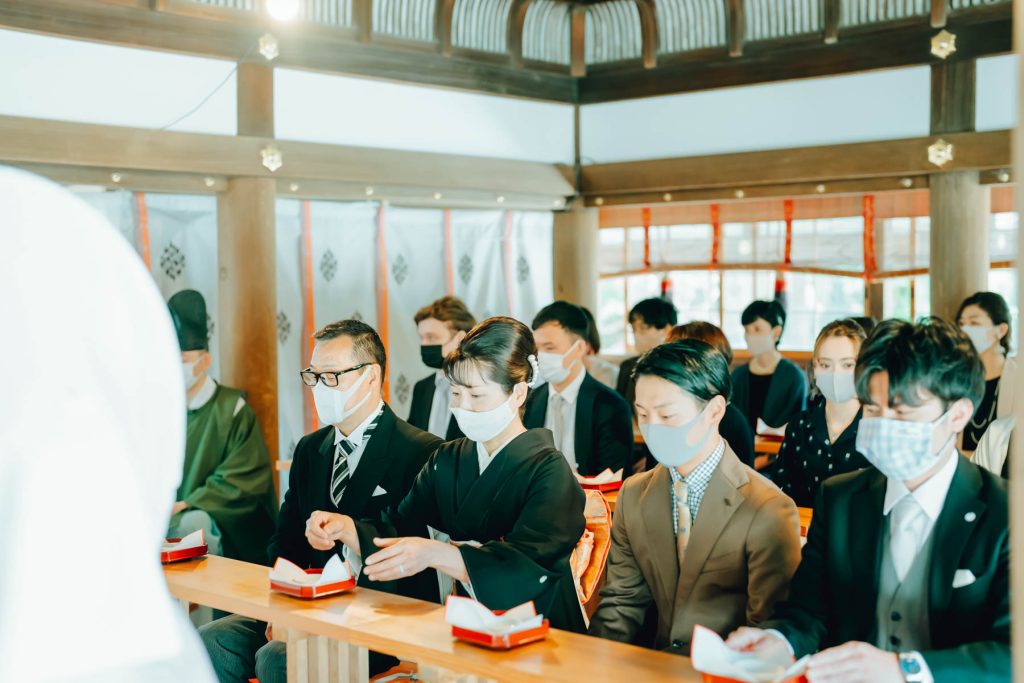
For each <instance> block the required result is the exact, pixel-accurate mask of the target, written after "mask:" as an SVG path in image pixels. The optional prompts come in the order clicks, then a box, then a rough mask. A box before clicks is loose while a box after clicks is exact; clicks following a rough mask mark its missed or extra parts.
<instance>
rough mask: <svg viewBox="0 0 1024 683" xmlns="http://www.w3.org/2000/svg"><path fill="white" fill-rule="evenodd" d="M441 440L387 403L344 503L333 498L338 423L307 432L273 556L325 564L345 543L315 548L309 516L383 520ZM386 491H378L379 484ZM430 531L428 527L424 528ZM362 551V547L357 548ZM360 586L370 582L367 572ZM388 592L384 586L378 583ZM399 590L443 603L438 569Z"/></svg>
mask: <svg viewBox="0 0 1024 683" xmlns="http://www.w3.org/2000/svg"><path fill="white" fill-rule="evenodd" d="M440 444H441V440H440V439H438V438H437V437H436V436H433V435H432V434H427V433H425V432H422V431H420V430H419V429H416V428H415V427H413V426H411V425H410V424H408V423H407V422H405V421H403V420H400V419H399V418H398V417H397V416H396V415H395V413H394V411H392V410H391V408H390V406H388V405H387V404H385V406H384V412H383V414H382V415H381V416H380V421H379V422H378V423H377V428H376V430H375V431H374V432H373V435H372V436H371V437H370V440H369V442H367V444H366V448H365V450H364V451H363V454H362V457H361V458H360V460H359V465H358V466H357V467H356V470H355V473H354V474H353V475H352V479H351V480H350V481H349V484H348V488H346V489H345V493H344V494H343V495H342V498H341V505H339V506H335V505H334V502H333V501H332V500H331V496H330V487H331V471H332V469H333V467H334V449H335V446H334V427H324V428H323V429H320V430H318V431H315V432H313V433H312V434H307V435H306V436H304V437H303V438H302V440H300V441H299V443H298V445H297V446H296V447H295V455H294V457H293V459H292V467H291V471H290V472H289V475H288V491H287V493H285V496H284V503H283V504H282V505H281V512H280V513H279V514H278V518H277V531H276V532H275V533H274V535H273V536H272V537H271V539H270V548H269V553H270V558H271V560H273V559H274V558H277V557H284V558H286V559H288V560H290V561H292V562H294V563H295V564H297V565H299V566H300V567H323V566H324V565H325V564H327V561H328V560H329V559H330V558H331V557H332V556H333V555H334V554H338V555H341V552H342V548H343V546H342V545H341V544H337V546H336V549H335V550H330V551H321V550H315V549H313V547H312V546H310V545H309V541H307V540H306V520H308V519H309V516H310V515H311V514H312V513H313V512H314V511H315V510H324V511H327V512H338V513H341V514H344V515H349V516H350V517H352V518H353V519H364V518H379V517H381V516H382V515H383V513H384V512H385V511H387V510H394V509H397V507H398V504H399V503H400V502H402V499H403V498H405V496H406V494H407V493H408V492H409V489H410V488H412V483H413V481H414V480H415V479H416V475H417V474H419V472H420V470H421V469H422V468H423V464H424V463H425V462H426V461H427V458H429V457H430V456H431V455H432V454H433V453H434V451H435V450H437V447H438V446H439V445H440ZM378 487H379V488H381V489H383V490H384V491H385V493H383V494H380V495H376V496H375V495H373V494H374V492H375V491H376V490H377V488H378ZM424 535H426V528H425V527H424ZM357 550H358V549H357ZM359 585H369V583H367V579H366V575H365V573H364V574H362V575H361V576H360V577H359ZM372 587H373V588H376V589H378V590H383V589H384V588H383V587H382V585H381V584H375V585H374V586H372ZM394 589H395V592H398V593H401V594H402V595H407V596H409V597H416V598H420V599H423V600H433V601H434V602H436V601H437V578H436V575H435V574H434V572H421V573H420V574H417V575H416V576H414V577H411V578H409V579H404V580H402V581H399V582H398V583H397V585H396V586H394Z"/></svg>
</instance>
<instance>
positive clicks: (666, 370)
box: [633, 339, 732, 403]
mask: <svg viewBox="0 0 1024 683" xmlns="http://www.w3.org/2000/svg"><path fill="white" fill-rule="evenodd" d="M643 375H653V376H655V377H661V378H662V379H665V380H668V381H669V382H672V383H673V384H675V385H676V386H678V387H679V388H680V389H682V390H683V391H685V392H686V393H688V394H690V395H691V396H693V397H694V398H696V399H698V400H700V401H704V402H705V403H707V402H708V401H710V400H711V399H713V398H714V397H715V396H721V397H723V398H724V399H725V400H726V401H728V400H729V399H730V398H731V397H732V379H731V378H730V376H729V364H728V363H727V362H726V361H725V356H723V355H722V353H721V352H720V351H719V350H718V349H716V348H715V347H713V346H711V344H708V343H706V342H702V341H699V340H697V339H683V340H680V341H676V342H670V343H667V344H662V345H661V346H655V347H654V348H653V349H651V350H650V351H648V352H647V353H645V354H644V355H643V356H641V357H640V360H638V361H637V363H636V368H635V369H634V370H633V379H634V380H638V379H640V377H642V376H643Z"/></svg>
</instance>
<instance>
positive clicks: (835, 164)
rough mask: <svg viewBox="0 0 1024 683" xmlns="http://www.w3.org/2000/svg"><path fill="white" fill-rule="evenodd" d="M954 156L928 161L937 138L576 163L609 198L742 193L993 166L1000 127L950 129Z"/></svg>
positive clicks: (1002, 154)
mask: <svg viewBox="0 0 1024 683" xmlns="http://www.w3.org/2000/svg"><path fill="white" fill-rule="evenodd" d="M942 138H943V139H944V140H946V141H947V142H950V143H952V144H953V147H954V158H953V160H952V161H950V162H949V163H947V164H946V165H945V166H942V167H941V168H939V167H937V166H935V165H933V164H932V163H931V162H929V161H928V146H929V145H930V144H932V143H933V142H934V141H935V140H937V139H938V136H929V137H922V138H907V139H903V140H885V141H877V142H857V143H851V144H842V145H823V146H820V147H801V148H796V149H779V150H770V151H762V152H740V153H733V154H717V155H708V156H696V157H681V158H675V159H654V160H650V161H628V162H621V163H614V164H596V165H591V166H584V167H583V174H582V185H583V194H584V195H587V196H593V197H597V196H600V197H602V198H603V199H604V200H605V201H609V198H610V197H611V195H615V194H638V193H651V192H654V193H661V194H663V193H666V192H668V193H672V194H673V195H674V194H675V192H677V191H679V190H689V189H700V188H704V189H706V188H715V187H717V188H728V189H729V190H730V191H732V192H735V191H737V190H742V191H743V193H744V194H745V193H746V192H748V191H750V188H752V187H755V186H760V185H776V184H782V183H814V184H817V183H824V184H825V185H826V187H827V186H828V184H830V183H833V182H836V181H839V180H848V179H852V178H876V177H897V176H898V177H911V178H913V176H917V175H923V174H935V173H944V172H948V171H980V170H984V169H1001V168H1007V167H1008V166H1009V165H1010V134H1009V132H1008V131H990V132H984V133H951V134H943V135H942Z"/></svg>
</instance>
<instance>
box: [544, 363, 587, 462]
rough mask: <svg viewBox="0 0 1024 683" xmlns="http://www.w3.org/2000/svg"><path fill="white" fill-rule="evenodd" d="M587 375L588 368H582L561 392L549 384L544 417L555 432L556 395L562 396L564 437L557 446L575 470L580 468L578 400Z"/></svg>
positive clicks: (549, 427)
mask: <svg viewBox="0 0 1024 683" xmlns="http://www.w3.org/2000/svg"><path fill="white" fill-rule="evenodd" d="M586 376H587V372H586V370H585V369H584V368H580V370H579V374H578V375H576V378H575V379H573V380H572V381H571V382H569V386H567V387H565V389H563V390H562V391H561V392H559V391H555V386H554V385H553V384H550V383H549V384H548V410H547V415H546V416H545V418H544V426H545V427H547V428H548V429H550V430H551V431H552V432H554V426H555V418H554V411H555V410H556V407H555V403H556V401H557V400H558V399H557V398H556V397H561V398H562V399H563V401H562V425H563V428H562V438H561V440H560V442H559V441H558V440H556V441H555V448H557V449H558V450H560V451H561V452H562V455H564V456H565V459H566V460H568V461H569V467H571V468H572V471H573V472H576V471H577V470H578V469H579V464H578V463H577V460H576V402H577V400H578V399H579V395H580V387H581V386H583V380H584V379H585V378H586ZM557 437H558V435H557V434H556V435H555V438H556V439H557Z"/></svg>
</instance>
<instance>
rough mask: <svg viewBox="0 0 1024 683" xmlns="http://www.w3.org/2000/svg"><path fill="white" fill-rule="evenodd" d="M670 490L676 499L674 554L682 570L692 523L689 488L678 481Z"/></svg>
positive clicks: (681, 481) (684, 483)
mask: <svg viewBox="0 0 1024 683" xmlns="http://www.w3.org/2000/svg"><path fill="white" fill-rule="evenodd" d="M672 490H673V493H675V499H676V553H677V554H678V556H679V567H680V568H682V566H683V557H684V556H685V554H686V544H687V543H688V542H689V540H690V525H691V524H692V523H693V518H692V516H691V515H690V487H689V485H687V483H686V482H685V481H684V480H682V479H679V480H677V481H675V482H674V483H673V484H672Z"/></svg>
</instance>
